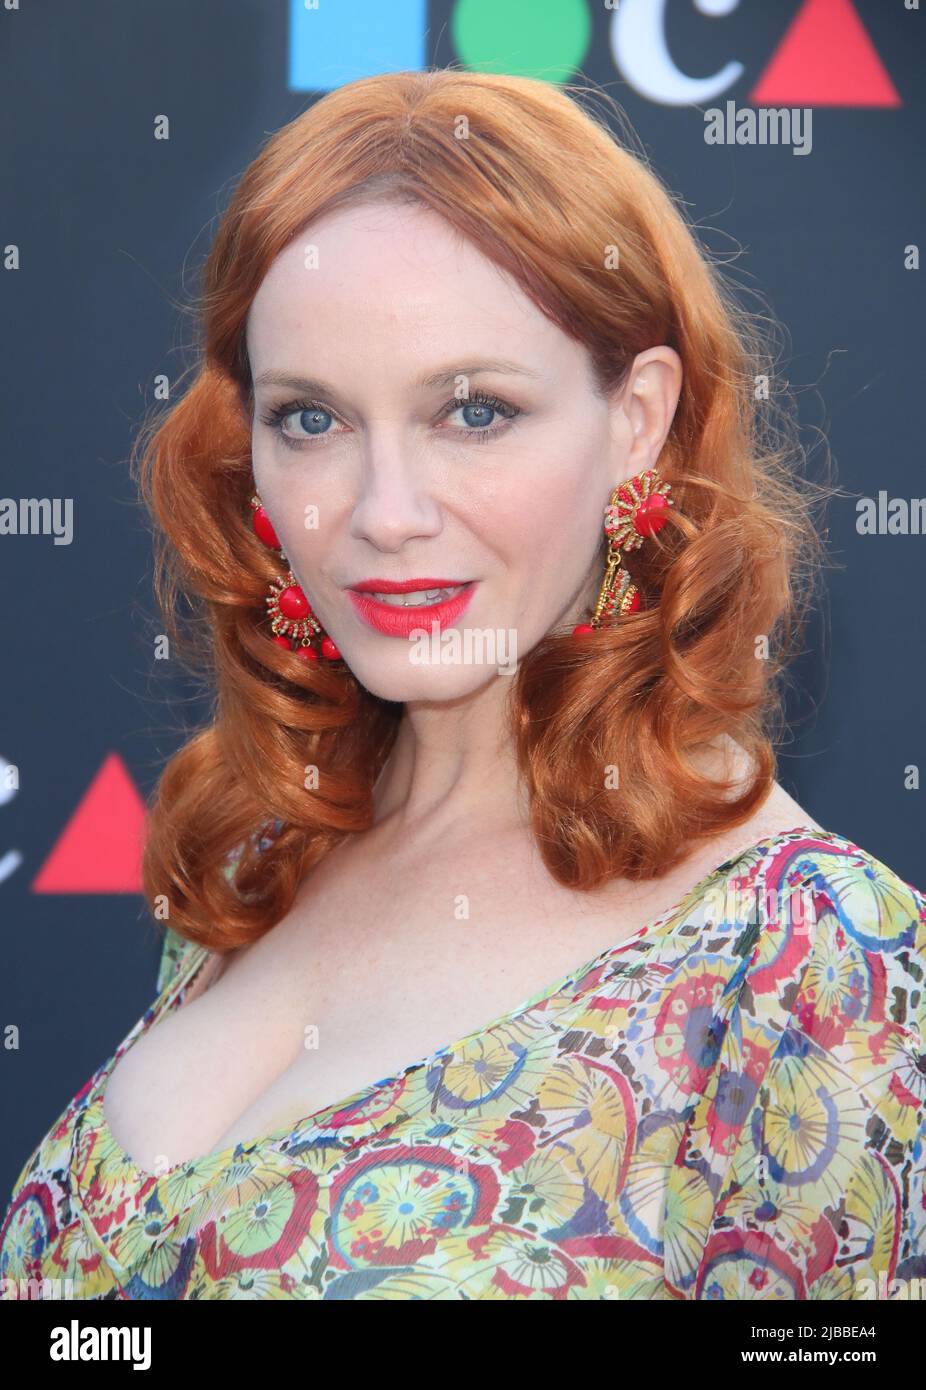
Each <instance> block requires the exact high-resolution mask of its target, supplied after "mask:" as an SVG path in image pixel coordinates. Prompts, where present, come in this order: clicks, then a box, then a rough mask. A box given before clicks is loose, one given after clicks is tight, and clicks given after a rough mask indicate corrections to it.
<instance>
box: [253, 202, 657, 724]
mask: <svg viewBox="0 0 926 1390" xmlns="http://www.w3.org/2000/svg"><path fill="white" fill-rule="evenodd" d="M615 273H619V272H615ZM247 347H248V354H249V358H250V364H251V374H252V381H253V387H254V400H255V408H254V422H253V434H252V451H253V452H252V457H253V469H254V478H255V482H256V484H257V491H258V492H259V494H260V497H261V500H262V502H263V504H264V506H265V507H266V509H267V511H268V513H269V515H270V518H271V520H272V522H273V525H274V527H275V529H276V533H277V536H278V537H279V540H280V544H281V546H282V547H283V550H284V552H285V555H286V557H287V559H288V560H289V562H290V565H291V566H292V569H293V572H294V573H295V575H296V578H297V579H298V581H299V584H300V585H301V586H302V588H303V590H304V591H305V594H306V597H307V598H308V600H309V603H310V604H311V606H312V608H313V610H314V612H315V614H316V616H317V618H318V620H319V622H320V623H321V624H322V626H323V627H324V628H325V630H326V631H327V633H328V634H329V636H330V637H332V638H333V640H334V642H335V643H336V644H337V646H338V648H339V650H340V652H341V654H342V656H343V657H344V660H345V661H346V662H347V664H348V665H349V666H350V668H351V670H352V671H353V672H354V674H355V675H356V677H357V679H358V680H359V681H360V682H361V684H363V685H364V686H365V687H366V688H367V689H368V690H370V691H372V692H373V693H374V694H376V695H379V696H381V697H382V698H384V699H387V700H396V701H403V702H404V701H408V700H422V699H451V698H455V697H458V696H461V695H466V694H468V693H469V692H471V691H473V690H475V689H477V688H478V687H480V686H482V685H484V684H485V683H486V681H488V680H491V679H493V678H494V677H495V675H496V672H497V670H498V669H499V668H500V667H504V668H505V669H508V670H509V673H513V664H514V663H515V662H516V661H517V660H518V659H519V658H521V657H523V656H524V655H526V653H527V652H528V651H529V650H530V649H531V647H533V646H534V645H535V644H536V643H537V642H538V641H539V640H540V639H541V638H542V637H543V636H544V635H545V634H546V633H547V632H549V631H550V630H551V629H557V630H559V629H562V628H565V629H566V630H568V629H569V628H571V626H573V625H574V624H575V623H576V622H581V621H584V620H585V616H586V610H587V608H588V606H589V605H590V604H593V603H594V600H595V597H596V595H597V592H598V586H599V584H600V581H601V573H602V551H601V544H602V539H603V532H602V519H603V512H604V508H605V506H606V505H607V502H608V498H609V496H610V493H611V491H612V490H613V488H614V487H616V486H617V484H618V483H619V482H621V481H622V480H623V479H624V478H626V477H628V476H629V475H630V474H632V473H635V472H637V471H638V470H640V469H642V468H646V467H651V466H653V464H654V463H655V462H656V459H657V456H658V451H659V448H660V447H661V445H662V441H663V439H664V437H665V434H666V433H667V432H668V428H669V425H670V424H671V419H672V415H673V413H674V410H675V405H676V402H677V399H678V390H679V387H680V383H681V371H680V364H679V361H678V358H677V355H676V354H675V353H673V352H672V350H671V349H669V348H651V349H649V351H648V352H647V353H645V354H641V355H640V357H638V358H637V359H636V362H635V364H634V369H633V371H632V373H631V377H630V379H629V380H628V382H626V383H625V385H624V387H623V388H622V389H621V391H620V393H619V394H615V396H614V397H613V398H612V399H610V400H608V399H604V398H602V397H600V396H598V395H597V394H596V393H595V390H594V386H593V379H592V374H591V359H590V357H589V354H588V352H587V351H586V349H585V347H584V346H583V345H581V344H579V343H577V342H575V341H574V340H573V339H572V338H570V337H569V336H568V335H567V334H565V333H564V332H563V331H562V330H561V329H560V328H558V327H557V326H556V325H555V324H553V323H552V322H551V321H550V320H549V319H548V318H547V317H546V316H545V315H544V314H542V313H541V312H540V310H539V309H537V308H536V307H535V305H534V304H533V303H532V302H531V301H530V300H529V299H528V298H527V297H526V296H525V295H524V293H523V292H522V291H521V289H520V287H519V286H518V285H517V284H516V282H514V281H513V280H512V279H511V278H510V277H508V276H507V275H506V274H505V273H504V272H503V271H501V270H499V269H498V268H497V267H496V266H495V265H494V263H493V262H491V261H489V260H488V259H486V258H485V257H484V256H483V255H482V253H481V252H480V251H479V250H477V249H476V248H475V247H474V246H473V245H471V244H470V243H468V242H466V241H464V240H463V239H461V238H460V237H459V235H458V234H457V233H456V231H455V229H454V228H452V227H451V226H450V225H449V224H448V223H446V222H445V221H444V220H443V219H442V218H440V217H439V216H437V215H436V214H435V213H432V212H431V211H429V210H427V209H423V208H419V207H414V206H411V207H410V206H407V205H400V204H394V203H389V202H384V203H377V204H375V205H374V204H369V203H368V204H364V205H354V206H353V207H349V208H343V209H340V210H338V211H336V212H332V213H330V214H329V215H327V216H325V217H323V218H320V219H318V220H317V221H316V222H315V223H313V224H312V225H311V226H310V227H309V228H307V229H306V230H305V231H304V232H303V233H302V234H301V235H300V236H298V237H297V238H295V239H294V241H293V243H292V244H291V245H290V246H288V247H287V248H286V249H285V250H284V251H283V252H282V253H281V254H280V255H279V256H278V257H277V259H276V261H275V262H274V264H273V265H272V266H271V268H270V271H269V272H268V274H267V276H266V277H265V279H264V281H263V283H262V284H261V286H260V289H259V291H258V293H257V295H256V297H255V300H254V303H253V305H252V307H251V311H250V314H249V318H248V328H247ZM368 580H373V581H375V583H376V584H378V583H379V582H384V583H388V582H389V581H398V582H401V581H405V580H416V581H417V580H422V581H424V582H423V583H422V584H421V585H420V587H421V588H422V589H427V588H429V587H432V581H434V580H440V581H448V582H452V583H453V584H455V585H456V584H464V583H465V584H467V585H469V586H470V587H469V589H468V590H464V593H468V595H469V597H468V602H467V603H466V606H465V609H464V611H463V612H462V613H457V614H456V615H455V614H454V611H453V609H452V607H450V608H448V607H444V608H442V609H441V608H438V609H435V610H434V614H433V615H428V614H427V613H425V614H424V615H423V616H422V617H421V619H420V621H419V620H418V619H416V620H415V621H414V623H413V624H411V626H413V628H414V629H415V632H417V633H420V632H421V631H422V630H423V631H424V632H425V633H426V634H427V638H428V641H427V643H426V644H425V645H426V647H427V650H428V652H429V656H428V658H427V659H425V660H423V659H422V652H423V650H424V648H423V647H422V643H421V641H420V639H418V638H416V636H415V632H413V633H412V634H409V632H408V630H407V629H408V627H409V625H410V624H409V623H408V622H406V623H405V624H404V629H403V619H402V616H401V615H402V611H403V610H402V609H401V608H396V607H395V606H394V605H393V606H388V607H387V606H385V605H383V604H381V603H379V602H377V601H373V602H372V603H371V602H370V601H369V600H366V601H364V600H362V599H358V598H357V596H356V594H353V593H352V590H353V589H354V586H356V585H359V584H361V583H363V582H364V581H368ZM417 587H419V586H417V585H416V588H417ZM438 587H440V586H438ZM399 597H400V599H401V598H402V596H399ZM440 597H441V598H442V599H446V598H447V596H446V595H441V596H440ZM417 602H418V601H417V600H416V603H417ZM451 603H452V599H451ZM457 607H459V605H457ZM370 615H372V618H371V616H370ZM434 622H436V623H437V627H435V628H432V623H434ZM384 628H385V629H386V630H383V629H384ZM454 632H456V634H457V638H456V639H454V638H453V636H452V634H453V633H454ZM480 635H481V640H474V639H476V638H477V637H480ZM467 637H469V641H467ZM493 643H494V648H493ZM509 668H510V669H509Z"/></svg>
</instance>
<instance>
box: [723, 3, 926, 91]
mask: <svg viewBox="0 0 926 1390" xmlns="http://www.w3.org/2000/svg"><path fill="white" fill-rule="evenodd" d="M914 22H915V21H914ZM749 100H750V102H752V104H753V105H754V106H902V105H903V103H902V102H901V100H900V97H899V95H898V93H897V88H896V87H895V86H894V84H893V82H892V81H891V79H890V77H889V76H888V74H887V72H886V70H885V68H884V65H883V63H882V62H881V59H880V58H879V57H878V54H877V53H876V51H875V48H874V45H873V44H872V42H871V39H870V38H869V37H868V34H867V32H866V30H865V28H864V27H863V25H862V21H861V20H860V19H859V17H858V14H857V13H856V10H855V6H854V5H853V3H852V0H807V3H806V4H805V5H804V6H803V7H802V8H801V9H800V10H799V11H798V13H797V14H796V15H795V17H794V20H793V21H792V23H791V25H790V27H789V28H788V30H787V32H786V34H785V36H784V38H783V39H782V40H781V43H780V44H779V45H778V47H777V48H776V50H775V52H774V53H773V54H772V57H771V59H770V61H769V63H768V64H767V66H766V68H765V71H764V72H763V74H762V76H761V77H760V78H759V81H758V82H757V84H756V86H755V88H754V89H753V91H752V93H751V94H750V98H749Z"/></svg>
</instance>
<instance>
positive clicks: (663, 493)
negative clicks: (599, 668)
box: [572, 468, 675, 637]
mask: <svg viewBox="0 0 926 1390" xmlns="http://www.w3.org/2000/svg"><path fill="white" fill-rule="evenodd" d="M671 491H672V484H671V483H664V482H662V480H661V479H660V477H659V474H658V472H657V470H656V469H655V468H648V469H646V470H645V471H644V472H643V473H635V474H634V476H633V477H632V478H628V479H627V481H626V482H623V483H620V484H619V486H618V487H616V488H615V489H614V491H613V492H612V493H611V496H610V499H609V501H608V505H607V507H606V508H605V512H604V530H605V535H606V536H607V537H608V558H607V562H606V565H605V572H604V579H603V580H602V582H601V589H600V591H599V594H598V601H597V603H596V604H595V609H594V612H593V613H592V616H591V618H590V620H589V621H588V622H587V623H579V625H578V626H577V627H574V628H573V629H572V635H573V636H574V637H575V636H579V635H581V634H582V633H586V632H595V631H596V629H598V628H600V627H601V625H602V622H605V621H609V620H610V619H612V618H613V617H614V616H615V615H617V616H620V615H622V614H624V613H636V612H637V611H638V609H639V608H640V604H641V598H640V591H639V589H638V588H637V586H636V584H634V582H633V580H632V579H631V578H630V575H629V574H628V573H627V571H626V570H625V569H624V567H623V565H622V563H621V550H622V549H623V550H638V549H639V547H640V546H641V545H642V544H643V540H644V538H645V537H646V536H652V535H655V533H656V532H657V531H659V530H661V529H662V527H663V526H665V524H666V521H667V520H668V518H669V508H670V507H673V506H674V505H675V503H674V501H673V500H672V498H671V497H670V496H669V493H670V492H671Z"/></svg>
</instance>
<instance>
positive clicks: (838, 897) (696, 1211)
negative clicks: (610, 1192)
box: [663, 852, 926, 1300]
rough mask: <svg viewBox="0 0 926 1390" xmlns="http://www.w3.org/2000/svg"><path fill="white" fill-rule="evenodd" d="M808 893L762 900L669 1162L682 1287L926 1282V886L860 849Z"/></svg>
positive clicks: (893, 1289)
mask: <svg viewBox="0 0 926 1390" xmlns="http://www.w3.org/2000/svg"><path fill="white" fill-rule="evenodd" d="M804 901H805V902H809V903H810V904H811V906H812V911H811V912H810V914H809V916H807V918H806V920H805V921H803V922H800V921H797V922H795V923H793V924H791V925H789V924H788V923H787V921H786V920H784V919H785V918H787V917H788V916H789V915H795V916H799V914H789V913H787V912H785V911H784V910H782V918H783V920H782V921H776V920H775V918H774V914H772V916H771V917H770V916H769V915H768V913H767V912H765V911H764V910H763V911H762V912H761V913H760V930H759V934H758V938H757V944H756V947H755V950H754V952H753V954H752V957H751V959H750V962H749V965H748V968H747V970H746V971H745V973H744V976H743V978H742V981H741V984H740V987H739V993H738V997H737V1000H736V1003H735V1006H734V1008H733V1010H732V1011H731V1014H730V1019H729V1026H728V1028H727V1031H726V1033H725V1036H724V1039H723V1043H722V1046H721V1049H720V1053H719V1055H718V1060H717V1066H716V1067H715V1069H714V1071H713V1072H712V1074H711V1077H710V1082H709V1084H708V1086H707V1087H706V1088H705V1091H704V1093H703V1094H702V1095H701V1097H700V1099H699V1100H698V1102H697V1103H696V1105H695V1106H694V1109H693V1112H692V1114H691V1116H690V1118H689V1120H688V1123H687V1126H686V1129H685V1132H684V1135H683V1139H682V1143H681V1145H680V1147H679V1150H678V1153H677V1155H676V1159H675V1164H674V1166H673V1168H672V1170H671V1172H670V1177H669V1183H668V1193H667V1204H666V1210H665V1214H664V1228H663V1240H664V1255H665V1260H664V1268H665V1281H666V1284H667V1286H668V1290H669V1292H670V1294H672V1295H674V1296H675V1297H679V1298H689V1299H741V1300H742V1299H772V1300H773V1299H862V1298H881V1299H885V1298H907V1297H917V1296H926V1206H924V1202H926V1187H924V1179H926V1158H924V1146H926V1133H924V1108H926V1043H924V1033H926V1029H924V1022H926V1001H924V975H926V900H924V898H923V896H922V894H921V893H919V892H918V890H917V889H915V888H913V887H912V885H910V884H906V883H904V882H903V880H901V879H899V878H898V877H897V875H896V874H894V873H893V872H892V871H891V870H890V869H888V868H887V867H886V866H884V865H883V864H881V863H880V862H879V861H878V860H876V859H873V858H872V857H871V856H870V855H867V854H865V853H864V852H858V853H857V854H854V855H849V856H846V855H845V854H843V855H842V856H840V857H838V858H837V857H835V856H834V858H833V859H832V860H831V861H829V860H826V859H825V857H824V856H820V857H819V867H818V868H817V870H816V871H815V872H814V874H813V875H812V876H811V877H810V892H809V893H806V892H805V894H804ZM786 906H787V904H785V907H786ZM914 1279H921V1280H922V1284H920V1285H911V1284H910V1281H911V1280H914ZM918 1291H919V1292H918Z"/></svg>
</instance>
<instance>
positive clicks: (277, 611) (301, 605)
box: [251, 494, 343, 661]
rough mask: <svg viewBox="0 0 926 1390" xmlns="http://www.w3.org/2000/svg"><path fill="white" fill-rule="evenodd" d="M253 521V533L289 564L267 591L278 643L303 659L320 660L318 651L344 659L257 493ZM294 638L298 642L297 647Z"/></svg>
mask: <svg viewBox="0 0 926 1390" xmlns="http://www.w3.org/2000/svg"><path fill="white" fill-rule="evenodd" d="M251 525H252V526H253V528H254V534H255V535H256V536H257V537H258V539H259V540H262V541H263V543H264V545H266V546H267V547H268V548H269V549H270V550H278V551H279V552H280V558H281V559H282V560H283V562H284V564H285V565H286V575H285V577H283V578H277V579H272V580H271V581H270V593H269V594H268V595H267V611H268V614H269V616H270V627H271V631H272V632H273V639H272V640H273V641H274V642H275V643H276V644H277V646H280V647H285V648H286V649H287V651H293V650H295V653H296V655H297V656H301V657H302V658H303V660H304V661H317V660H318V658H319V655H321V656H323V657H325V658H326V659H327V660H328V661H341V660H343V658H342V656H341V653H340V652H339V651H338V649H337V647H336V646H335V644H334V642H333V641H332V640H331V638H330V637H329V636H328V634H327V633H326V632H325V630H324V628H323V627H322V625H321V623H320V622H319V621H318V619H317V618H316V616H315V614H314V613H313V612H312V607H311V605H310V603H309V600H308V599H307V598H306V596H305V593H304V592H303V590H302V587H301V585H300V584H299V581H298V579H297V578H296V576H295V575H294V574H293V571H292V569H291V568H290V565H289V561H288V560H287V559H286V556H285V555H284V554H283V547H282V546H281V545H280V541H279V538H278V536H277V533H276V531H275V530H274V528H273V522H272V521H271V520H270V517H269V516H268V515H267V511H266V508H265V507H264V505H263V503H262V502H261V500H260V498H259V497H258V496H257V495H256V494H255V495H254V496H253V497H252V498H251ZM293 641H296V642H297V643H298V644H299V645H298V646H297V647H296V648H295V649H294V648H293V645H292V643H293ZM313 642H317V646H313Z"/></svg>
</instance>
